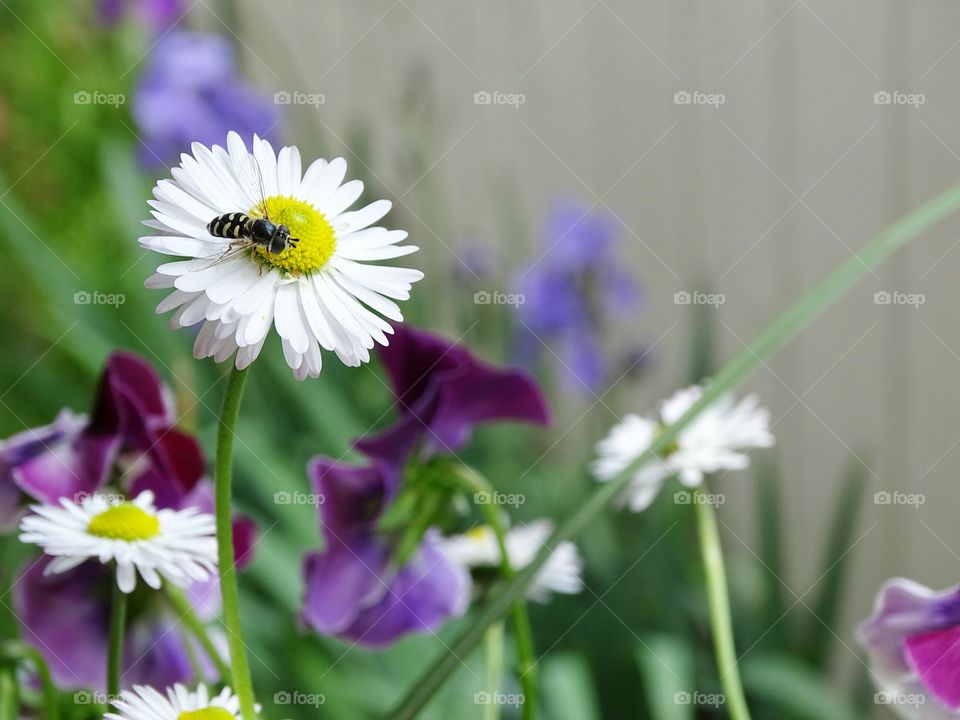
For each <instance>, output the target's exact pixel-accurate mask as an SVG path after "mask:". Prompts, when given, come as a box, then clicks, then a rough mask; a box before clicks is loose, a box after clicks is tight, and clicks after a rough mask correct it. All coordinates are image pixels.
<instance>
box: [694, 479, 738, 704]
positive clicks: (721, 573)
mask: <svg viewBox="0 0 960 720" xmlns="http://www.w3.org/2000/svg"><path fill="white" fill-rule="evenodd" d="M708 500H709V498H707V497H705V496H704V492H703V490H702V489H698V490H697V491H696V494H695V495H694V507H695V508H696V513H697V527H698V529H699V531H700V532H699V534H700V556H701V559H702V561H703V572H704V575H705V576H706V581H707V598H708V601H709V606H710V628H711V630H712V632H713V646H714V650H715V651H716V654H717V670H718V672H719V675H720V682H721V683H723V692H724V694H725V695H726V707H727V711H728V712H729V713H730V717H731V719H732V720H750V710H749V709H748V708H747V699H746V698H745V697H744V695H743V685H742V684H741V683H740V670H739V668H738V666H737V665H738V663H737V651H736V647H735V645H734V641H733V624H732V622H731V620H730V599H729V595H728V593H727V573H726V570H725V569H724V564H723V550H722V548H721V546H720V533H719V532H718V531H717V516H716V512H715V511H714V509H713V504H712V503H710V502H708Z"/></svg>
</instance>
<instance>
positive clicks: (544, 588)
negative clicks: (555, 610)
mask: <svg viewBox="0 0 960 720" xmlns="http://www.w3.org/2000/svg"><path fill="white" fill-rule="evenodd" d="M551 532H553V524H552V523H551V522H550V521H549V520H535V521H533V522H531V523H529V524H527V525H523V526H521V527H517V528H511V529H510V530H508V531H507V536H506V545H507V555H508V556H509V557H510V564H511V566H512V567H513V569H514V570H519V569H521V568H524V567H526V566H527V565H529V564H530V563H531V562H532V561H533V559H534V558H535V557H536V555H537V553H538V552H540V548H542V547H543V545H544V543H545V542H546V541H547V539H548V538H549V537H550V533H551ZM441 547H442V550H443V553H444V554H445V555H446V556H447V557H448V558H450V560H451V561H453V562H455V563H458V564H460V565H462V566H463V567H465V568H468V569H469V568H476V567H499V565H500V562H501V560H500V545H499V544H498V543H497V536H496V534H495V533H494V532H493V529H492V528H491V527H490V526H488V525H481V526H479V527H476V528H474V529H473V530H471V531H470V532H468V533H465V534H463V535H456V536H453V537H448V538H444V540H443V544H442V546H441ZM582 574H583V560H582V559H581V558H580V553H579V551H578V550H577V546H576V545H574V544H573V543H571V542H562V543H560V545H558V546H557V548H556V549H555V550H554V551H553V552H552V553H551V555H550V558H549V559H548V560H547V563H546V565H544V566H543V568H542V569H541V570H540V572H539V573H537V576H536V578H535V579H534V581H533V585H532V586H531V588H530V591H529V594H530V597H531V598H532V599H534V600H536V601H537V602H546V601H547V600H548V599H549V597H550V593H551V592H557V593H564V594H575V593H578V592H580V591H581V590H583V579H582V577H581V575H582Z"/></svg>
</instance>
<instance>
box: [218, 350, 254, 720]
mask: <svg viewBox="0 0 960 720" xmlns="http://www.w3.org/2000/svg"><path fill="white" fill-rule="evenodd" d="M246 379H247V371H246V369H244V370H237V369H236V368H234V369H233V370H231V371H230V382H229V384H228V385H227V392H226V395H224V398H223V409H222V410H221V411H220V424H219V428H218V430H217V459H216V471H215V474H214V483H215V486H216V496H215V497H216V512H215V514H216V520H217V563H218V568H219V573H220V596H221V598H222V600H223V624H224V626H225V627H226V629H227V646H228V648H229V650H230V668H231V671H232V672H231V676H232V679H233V683H232V687H233V691H234V692H235V693H236V694H237V697H238V698H239V700H240V715H241V717H242V718H243V720H256V717H257V714H256V710H255V708H254V695H253V681H252V680H251V679H250V664H249V662H248V661H247V653H246V646H245V645H244V642H243V629H242V627H241V625H240V594H239V592H238V590H237V569H236V561H235V558H234V556H233V515H232V498H233V438H234V435H235V429H236V425H237V418H238V417H239V415H240V401H241V399H242V398H243V388H244V385H245V383H246Z"/></svg>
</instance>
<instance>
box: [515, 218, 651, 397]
mask: <svg viewBox="0 0 960 720" xmlns="http://www.w3.org/2000/svg"><path fill="white" fill-rule="evenodd" d="M616 240H617V233H616V223H615V221H614V220H613V218H611V217H610V216H608V215H605V214H602V213H594V212H590V211H589V209H588V208H586V207H585V206H582V205H580V204H578V203H573V202H565V203H561V204H559V205H557V207H556V208H554V210H553V211H552V212H551V214H550V216H549V219H548V222H547V232H546V235H545V237H544V248H543V254H542V256H540V254H539V253H538V257H537V258H535V259H534V261H533V264H532V265H531V266H530V267H529V268H528V269H527V271H526V272H525V273H524V274H523V275H522V276H521V278H520V281H519V287H518V292H519V293H520V294H521V295H522V296H523V299H524V301H523V303H522V304H521V305H519V306H518V312H519V314H520V319H521V324H520V328H519V334H518V337H517V340H516V348H515V351H516V355H517V358H518V360H519V361H520V362H521V363H522V364H523V365H525V366H527V367H532V366H533V365H534V364H535V363H536V362H537V361H538V360H539V358H540V357H541V356H542V354H543V352H544V350H545V348H544V344H546V345H548V346H550V347H551V348H552V349H553V351H554V352H555V353H556V354H557V355H558V356H559V358H560V361H561V362H562V364H563V365H564V366H565V369H566V371H567V372H569V373H571V374H573V375H574V376H575V378H576V379H577V380H578V381H579V382H578V383H575V385H579V386H580V388H581V389H584V388H585V389H589V390H590V391H593V392H596V391H598V390H600V389H602V388H603V387H604V385H605V383H606V382H608V381H609V379H610V375H611V372H612V365H613V363H611V360H610V358H609V356H608V354H607V351H606V350H605V348H604V331H605V325H606V323H607V321H608V320H609V319H610V318H613V317H616V316H617V315H621V314H623V313H624V312H625V311H629V310H631V309H633V308H634V307H635V305H636V304H637V299H638V291H637V287H636V284H635V283H634V282H633V280H632V279H631V278H630V276H629V275H628V274H627V273H625V272H623V271H622V270H621V269H620V264H619V261H618V260H617V258H616V257H615V256H614V254H613V252H614V249H615V245H616Z"/></svg>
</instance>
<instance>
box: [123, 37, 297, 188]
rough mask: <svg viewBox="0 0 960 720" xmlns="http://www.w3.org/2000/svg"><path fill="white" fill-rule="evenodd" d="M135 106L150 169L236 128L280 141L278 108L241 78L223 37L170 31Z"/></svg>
mask: <svg viewBox="0 0 960 720" xmlns="http://www.w3.org/2000/svg"><path fill="white" fill-rule="evenodd" d="M132 107H133V116H134V118H135V119H136V121H137V124H138V126H139V128H140V133H141V140H142V142H143V147H142V148H141V153H140V156H141V160H142V162H143V164H144V165H145V166H146V167H148V168H159V167H167V166H169V165H171V164H175V163H176V161H177V160H178V158H179V156H180V153H183V152H189V151H190V148H191V146H192V143H200V144H202V145H206V146H207V147H212V146H213V145H215V144H217V143H222V142H223V138H224V137H226V135H227V133H228V132H229V131H230V130H235V131H236V132H238V133H240V135H241V136H244V137H249V136H251V135H253V134H254V133H257V134H259V135H260V137H262V138H265V139H268V140H275V139H276V133H275V132H274V129H275V127H276V125H277V121H278V114H277V111H276V107H275V106H274V105H273V104H272V102H271V100H270V98H268V97H266V96H264V95H262V94H261V93H259V92H258V91H257V90H256V89H255V88H253V87H252V86H251V85H249V84H248V83H247V82H245V81H244V80H243V79H242V78H241V77H240V74H239V72H238V69H237V63H236V58H235V55H234V50H233V47H232V46H231V45H230V43H229V42H228V40H227V39H226V38H224V37H222V36H220V35H213V34H205V33H195V32H187V31H184V30H175V31H173V32H170V33H168V34H167V35H165V36H164V37H163V38H162V39H161V40H160V41H159V42H158V43H157V45H156V47H154V48H153V50H152V51H151V53H150V58H149V64H148V66H147V69H146V71H145V72H144V73H143V75H142V76H141V77H140V80H139V83H138V85H137V88H136V90H135V91H134V96H133V105H132ZM252 190H253V188H252V189H251V191H252Z"/></svg>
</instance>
